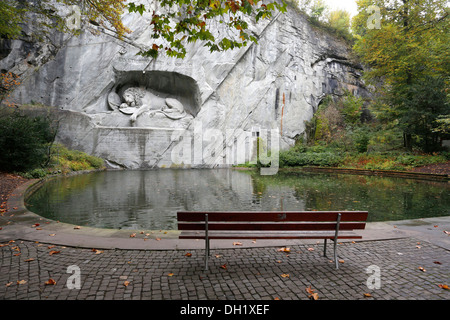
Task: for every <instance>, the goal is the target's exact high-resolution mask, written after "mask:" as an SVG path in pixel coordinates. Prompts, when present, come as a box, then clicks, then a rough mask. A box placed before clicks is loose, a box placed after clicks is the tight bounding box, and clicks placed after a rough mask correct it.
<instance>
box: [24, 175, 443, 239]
mask: <svg viewBox="0 0 450 320" xmlns="http://www.w3.org/2000/svg"><path fill="white" fill-rule="evenodd" d="M386 185H392V186H393V187H392V188H391V187H390V188H386ZM449 188H450V186H448V184H447V183H446V182H433V183H429V182H424V181H414V180H408V179H393V178H381V177H368V176H367V177H366V176H365V177H359V176H342V175H322V174H294V173H280V174H279V175H278V176H276V177H273V176H259V175H257V174H251V173H249V172H242V171H237V170H226V169H215V170H152V171H109V172H100V173H95V174H89V175H81V176H75V177H68V178H58V179H54V180H51V181H49V182H47V183H45V184H43V185H42V187H41V188H40V189H38V190H37V191H36V192H35V193H33V195H32V196H31V197H30V198H28V199H27V205H29V208H30V210H32V211H33V212H35V213H37V214H40V215H43V216H45V217H48V218H51V219H54V220H59V221H61V222H67V223H72V224H76V225H89V226H93V227H103V228H104V227H107V228H139V229H155V230H158V229H176V223H177V221H176V212H177V211H229V210H236V211H248V212H251V211H304V210H317V211H330V210H332V211H335V210H350V211H352V210H368V211H369V221H389V220H401V219H418V218H423V217H438V216H443V215H448V214H449V211H448V208H449V207H450V192H448V191H449ZM406 194H407V196H405V195H406ZM249 214H250V213H249Z"/></svg>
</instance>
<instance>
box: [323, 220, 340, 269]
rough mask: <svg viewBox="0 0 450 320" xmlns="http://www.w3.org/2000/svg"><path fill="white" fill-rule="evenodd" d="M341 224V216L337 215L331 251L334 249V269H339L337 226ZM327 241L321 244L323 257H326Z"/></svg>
mask: <svg viewBox="0 0 450 320" xmlns="http://www.w3.org/2000/svg"><path fill="white" fill-rule="evenodd" d="M340 223H341V214H340V213H339V214H338V217H337V221H336V232H335V234H334V239H331V240H333V242H334V244H333V249H334V263H335V264H336V269H339V261H338V256H337V240H338V234H339V224H340ZM327 240H328V239H324V242H323V256H324V257H326V256H327Z"/></svg>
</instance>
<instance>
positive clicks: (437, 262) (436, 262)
mask: <svg viewBox="0 0 450 320" xmlns="http://www.w3.org/2000/svg"><path fill="white" fill-rule="evenodd" d="M433 263H435V264H442V263H440V262H439V261H433Z"/></svg>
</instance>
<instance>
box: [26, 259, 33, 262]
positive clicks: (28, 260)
mask: <svg viewBox="0 0 450 320" xmlns="http://www.w3.org/2000/svg"><path fill="white" fill-rule="evenodd" d="M24 261H25V262H30V261H34V259H33V258H29V259H26V260H24Z"/></svg>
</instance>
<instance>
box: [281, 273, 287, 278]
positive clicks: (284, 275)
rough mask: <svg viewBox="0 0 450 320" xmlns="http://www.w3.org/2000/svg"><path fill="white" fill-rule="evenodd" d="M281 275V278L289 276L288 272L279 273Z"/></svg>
mask: <svg viewBox="0 0 450 320" xmlns="http://www.w3.org/2000/svg"><path fill="white" fill-rule="evenodd" d="M281 277H282V278H289V273H283V274H282V275H281Z"/></svg>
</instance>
